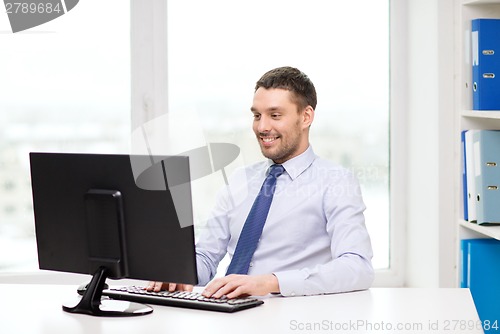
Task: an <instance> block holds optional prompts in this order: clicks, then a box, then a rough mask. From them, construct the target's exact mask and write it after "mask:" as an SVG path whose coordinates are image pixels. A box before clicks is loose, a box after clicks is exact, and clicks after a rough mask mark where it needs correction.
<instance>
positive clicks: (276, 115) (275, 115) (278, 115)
mask: <svg viewBox="0 0 500 334" xmlns="http://www.w3.org/2000/svg"><path fill="white" fill-rule="evenodd" d="M280 116H281V115H280V114H272V115H271V117H272V118H279V117H280Z"/></svg>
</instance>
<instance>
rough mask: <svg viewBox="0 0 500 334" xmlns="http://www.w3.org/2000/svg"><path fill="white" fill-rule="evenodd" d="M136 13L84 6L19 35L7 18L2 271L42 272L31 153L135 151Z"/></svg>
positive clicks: (0, 150)
mask: <svg viewBox="0 0 500 334" xmlns="http://www.w3.org/2000/svg"><path fill="white" fill-rule="evenodd" d="M111 13H112V20H113V24H109V22H110V15H111ZM129 15H130V9H129V6H128V3H127V2H124V1H123V0H107V1H98V0H86V1H80V2H79V3H78V5H77V6H76V7H75V8H73V9H72V10H71V11H70V12H68V13H66V14H65V15H64V16H62V17H60V18H58V19H56V20H54V21H51V22H49V23H46V24H44V25H41V26H38V27H35V28H33V29H31V30H27V31H25V32H19V33H16V34H11V33H6V31H10V26H9V25H8V20H7V16H6V15H5V17H3V16H2V17H1V18H0V30H2V31H5V33H0V45H1V47H0V48H1V51H0V73H1V75H0V92H1V93H0V199H1V200H0V254H2V255H1V256H0V271H19V270H22V271H24V270H34V269H36V268H37V267H38V265H37V252H36V244H35V238H34V220H33V209H32V199H31V186H30V174H29V158H28V153H29V152H31V151H54V152H95V153H124V152H128V150H129V137H130V56H129V55H130V19H129ZM54 233H57V231H54Z"/></svg>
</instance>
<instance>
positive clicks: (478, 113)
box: [462, 110, 500, 119]
mask: <svg viewBox="0 0 500 334" xmlns="http://www.w3.org/2000/svg"><path fill="white" fill-rule="evenodd" d="M462 116H463V117H472V118H474V117H476V118H488V119H500V110H491V111H482V110H464V111H462Z"/></svg>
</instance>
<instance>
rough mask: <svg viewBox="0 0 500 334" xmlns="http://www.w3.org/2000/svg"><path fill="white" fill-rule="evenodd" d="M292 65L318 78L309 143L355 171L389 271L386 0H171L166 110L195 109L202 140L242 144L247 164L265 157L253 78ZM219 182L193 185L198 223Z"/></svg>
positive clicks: (378, 263) (381, 263) (379, 257)
mask: <svg viewBox="0 0 500 334" xmlns="http://www.w3.org/2000/svg"><path fill="white" fill-rule="evenodd" d="M286 65H289V66H294V67H297V68H299V69H301V70H302V71H303V72H305V73H306V74H307V75H308V76H309V77H310V78H311V80H312V81H313V82H314V84H315V86H316V89H317V93H318V106H317V108H316V115H315V120H314V123H313V125H312V128H311V144H312V146H313V148H314V150H315V152H316V154H318V155H320V156H322V157H324V158H327V159H330V160H332V161H334V162H337V163H339V164H342V165H343V166H345V167H347V168H350V169H351V170H353V171H354V172H355V173H356V175H357V176H358V178H359V180H360V182H361V185H362V190H363V195H364V199H365V202H366V205H367V210H366V222H367V226H368V229H369V231H370V234H371V237H372V241H373V247H374V253H375V256H374V259H373V262H374V266H375V267H376V268H377V269H380V268H388V267H389V228H390V222H389V3H388V0H358V1H320V0H313V1H298V0H292V1H290V0H273V1H267V0H256V1H247V2H241V1H230V0H214V1H203V0H172V1H169V2H168V73H169V112H170V113H179V114H185V113H193V114H195V115H196V116H197V119H199V120H200V124H201V129H200V131H203V134H204V137H205V140H206V141H207V142H230V143H234V144H237V145H238V146H239V147H240V148H241V155H240V160H241V161H240V163H242V164H248V163H251V162H254V161H257V160H260V159H262V156H261V153H260V150H259V148H258V145H257V143H256V140H255V138H254V135H253V132H252V130H251V122H252V115H251V113H250V111H249V110H250V106H251V103H252V96H253V88H254V84H255V82H256V81H257V79H258V78H259V77H260V76H261V75H262V74H263V73H264V72H266V71H267V70H270V69H271V68H274V67H278V66H286ZM191 132H192V129H187V130H186V134H187V135H186V137H189V136H191ZM186 140H188V138H186ZM230 170H231V166H228V171H227V172H228V173H229V172H230ZM222 182H223V177H222V176H221V175H220V174H214V175H212V176H211V177H209V178H206V179H204V180H197V181H195V182H194V183H193V188H194V189H193V193H194V196H195V198H194V202H195V203H194V204H195V214H196V215H197V219H198V220H199V221H203V220H204V219H206V216H207V213H208V211H209V210H210V208H211V206H212V205H213V201H207V198H213V196H212V195H213V192H214V189H217V188H218V186H220V185H222ZM197 194H200V195H199V197H198V196H197ZM208 194H210V195H208Z"/></svg>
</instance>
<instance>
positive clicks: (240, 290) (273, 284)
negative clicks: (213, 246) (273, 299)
mask: <svg viewBox="0 0 500 334" xmlns="http://www.w3.org/2000/svg"><path fill="white" fill-rule="evenodd" d="M272 292H279V283H278V279H277V278H276V276H274V275H273V274H269V275H255V276H253V275H252V276H250V275H228V276H224V277H221V278H216V279H214V280H213V281H212V282H210V283H208V285H207V286H206V287H205V290H204V291H203V293H202V294H203V295H204V296H205V297H214V298H221V297H222V296H226V297H227V298H237V297H240V296H249V295H253V296H264V295H267V294H268V293H272Z"/></svg>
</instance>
